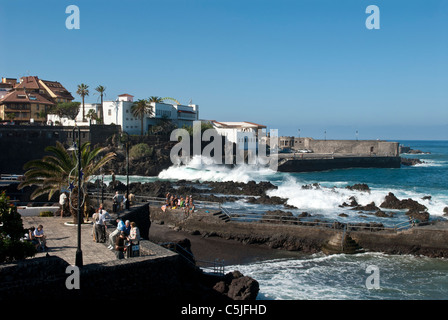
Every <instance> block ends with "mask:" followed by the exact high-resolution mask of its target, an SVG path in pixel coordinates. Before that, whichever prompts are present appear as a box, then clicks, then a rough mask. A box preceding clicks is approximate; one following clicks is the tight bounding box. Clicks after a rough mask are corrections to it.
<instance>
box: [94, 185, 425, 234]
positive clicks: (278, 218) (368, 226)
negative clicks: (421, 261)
mask: <svg viewBox="0 0 448 320" xmlns="http://www.w3.org/2000/svg"><path fill="white" fill-rule="evenodd" d="M89 194H92V195H95V194H96V193H95V192H92V193H89ZM100 195H101V194H100ZM103 195H104V197H110V199H111V198H112V197H113V196H114V194H113V193H104V194H103ZM135 198H136V202H137V203H138V202H140V203H145V202H149V203H150V205H163V204H165V202H166V199H165V198H161V197H148V196H135ZM137 200H138V201H137ZM194 202H195V205H196V207H201V208H205V209H215V210H219V211H221V212H222V213H223V214H225V215H226V216H227V217H228V218H229V220H230V221H234V222H260V223H277V224H278V223H280V224H294V225H301V226H310V227H322V228H331V229H343V228H347V231H350V230H352V231H355V230H368V231H382V230H386V231H393V232H398V231H403V230H408V229H411V228H413V227H414V226H418V225H419V224H420V223H416V222H415V221H412V220H410V221H403V222H400V223H398V224H395V225H393V226H385V225H383V224H381V223H376V222H370V223H367V222H366V223H362V224H356V223H343V222H340V221H336V220H334V221H309V220H304V219H303V218H300V217H296V216H283V215H271V214H269V215H266V214H265V213H247V212H231V211H230V210H229V209H228V208H226V207H224V206H223V205H222V204H221V203H219V202H213V201H203V200H195V201H194Z"/></svg>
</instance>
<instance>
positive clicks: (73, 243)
mask: <svg viewBox="0 0 448 320" xmlns="http://www.w3.org/2000/svg"><path fill="white" fill-rule="evenodd" d="M22 221H23V227H24V228H26V229H28V228H30V227H32V226H34V227H37V226H38V225H39V224H41V225H42V226H43V227H44V233H45V235H46V237H47V247H48V248H49V250H48V254H49V255H51V256H58V257H60V258H62V259H64V260H65V261H67V262H68V263H69V264H70V265H75V255H76V249H77V247H78V227H77V226H76V225H66V224H65V223H66V222H72V221H73V218H71V217H67V218H61V217H38V216H33V217H22ZM92 230H93V225H92V224H83V225H82V226H81V250H82V254H83V264H84V265H87V264H92V263H107V262H110V261H116V260H117V257H116V256H115V252H114V251H112V250H109V249H108V248H107V246H108V245H109V244H108V243H107V242H106V243H96V242H94V241H93V233H92ZM113 230H115V227H114V226H110V227H109V225H108V231H110V232H112V231H113ZM145 248H147V249H148V248H149V250H147V251H149V252H150V253H149V254H146V258H160V257H165V256H169V255H172V254H174V253H172V252H171V251H170V250H167V249H165V248H163V247H161V246H159V245H156V244H154V243H152V242H150V241H145ZM141 253H142V254H141V255H142V256H144V255H145V254H144V253H143V252H141ZM46 254H47V252H38V253H37V254H36V255H35V257H43V256H45V255H46ZM133 259H135V258H133Z"/></svg>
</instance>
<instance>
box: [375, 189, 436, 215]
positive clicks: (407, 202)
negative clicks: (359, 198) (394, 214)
mask: <svg viewBox="0 0 448 320" xmlns="http://www.w3.org/2000/svg"><path fill="white" fill-rule="evenodd" d="M380 207H381V208H386V209H409V210H415V211H426V210H427V208H426V206H424V205H422V204H420V203H418V202H417V201H415V200H412V199H404V200H399V199H398V198H397V197H396V196H395V195H394V194H393V193H392V192H389V194H388V195H387V196H386V198H385V199H384V202H383V203H382V204H380Z"/></svg>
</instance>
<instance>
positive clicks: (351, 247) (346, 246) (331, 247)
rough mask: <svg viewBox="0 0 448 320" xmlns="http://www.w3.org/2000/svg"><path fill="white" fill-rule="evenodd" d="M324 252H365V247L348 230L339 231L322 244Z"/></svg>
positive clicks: (328, 253)
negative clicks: (347, 232)
mask: <svg viewBox="0 0 448 320" xmlns="http://www.w3.org/2000/svg"><path fill="white" fill-rule="evenodd" d="M322 252H323V253H325V254H327V255H330V254H338V253H345V254H355V253H361V252H364V249H363V248H362V247H361V246H360V245H359V244H358V243H356V241H355V240H353V239H352V238H351V237H350V236H349V235H348V234H346V232H345V231H344V232H338V233H337V234H335V235H334V236H333V237H332V238H331V239H330V240H329V241H328V242H327V243H325V244H324V245H323V246H322Z"/></svg>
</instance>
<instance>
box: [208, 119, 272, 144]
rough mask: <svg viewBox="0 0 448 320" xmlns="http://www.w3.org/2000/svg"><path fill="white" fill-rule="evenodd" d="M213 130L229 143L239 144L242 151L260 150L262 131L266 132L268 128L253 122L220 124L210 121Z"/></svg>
mask: <svg viewBox="0 0 448 320" xmlns="http://www.w3.org/2000/svg"><path fill="white" fill-rule="evenodd" d="M210 123H211V124H212V125H213V128H214V129H215V130H216V131H217V132H218V133H219V134H220V135H221V136H224V137H225V138H226V140H228V141H229V142H232V143H235V144H237V146H238V147H239V148H240V149H244V150H248V149H254V150H256V149H258V142H259V141H258V139H259V133H260V130H265V129H266V126H265V125H262V124H257V123H253V122H247V121H241V122H222V121H221V122H218V121H215V120H212V121H210Z"/></svg>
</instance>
